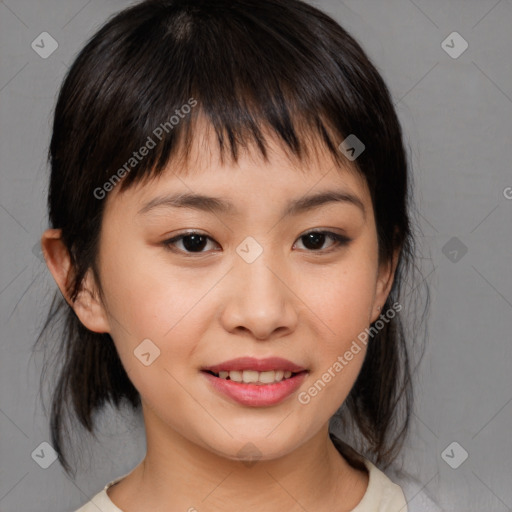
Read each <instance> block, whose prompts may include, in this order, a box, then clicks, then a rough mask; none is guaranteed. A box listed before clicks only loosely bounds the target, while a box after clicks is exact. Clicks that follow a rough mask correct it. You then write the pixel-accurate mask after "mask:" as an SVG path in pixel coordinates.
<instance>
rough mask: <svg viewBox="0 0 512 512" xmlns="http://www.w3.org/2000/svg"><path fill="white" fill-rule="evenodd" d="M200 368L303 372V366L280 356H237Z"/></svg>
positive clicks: (213, 370) (217, 370) (218, 370)
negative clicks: (263, 357)
mask: <svg viewBox="0 0 512 512" xmlns="http://www.w3.org/2000/svg"><path fill="white" fill-rule="evenodd" d="M202 370H209V371H211V372H214V373H219V372H221V371H227V372H229V371H231V370H237V371H243V370H255V371H257V372H266V371H270V370H284V371H287V370H288V371H290V372H293V373H297V372H303V371H304V370H305V368H303V367H302V366H299V365H297V364H295V363H292V362H291V361H288V360H287V359H282V358H281V357H267V358H265V359H256V358H254V357H238V358H236V359H230V360H229V361H224V362H223V363H220V364H216V365H214V366H207V367H205V368H202Z"/></svg>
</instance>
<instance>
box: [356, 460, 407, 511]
mask: <svg viewBox="0 0 512 512" xmlns="http://www.w3.org/2000/svg"><path fill="white" fill-rule="evenodd" d="M363 463H364V465H365V466H366V469H367V471H368V476H369V480H368V488H367V489H366V493H365V494H364V496H363V499H362V500H361V501H360V502H359V504H358V505H357V506H356V508H354V509H353V510H352V511H351V512H370V511H372V512H373V511H378V512H397V511H400V512H409V511H408V509H407V502H406V499H405V495H404V493H403V491H402V489H401V487H400V486H399V485H398V484H396V483H395V482H393V481H392V480H391V479H390V478H389V477H388V476H386V474H385V473H384V472H383V471H381V470H380V469H379V468H378V467H377V466H375V465H374V464H373V463H372V462H371V461H370V460H368V459H363Z"/></svg>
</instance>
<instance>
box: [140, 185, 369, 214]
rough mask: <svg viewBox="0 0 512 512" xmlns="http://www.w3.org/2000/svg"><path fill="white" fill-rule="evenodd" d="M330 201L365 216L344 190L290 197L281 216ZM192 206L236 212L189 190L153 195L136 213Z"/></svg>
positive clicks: (359, 204) (358, 201) (228, 205)
mask: <svg viewBox="0 0 512 512" xmlns="http://www.w3.org/2000/svg"><path fill="white" fill-rule="evenodd" d="M330 203H345V204H352V205H354V206H357V207H358V208H359V209H360V210H361V212H362V213H363V217H364V218H366V210H365V207H364V203H363V202H362V201H361V199H360V198H359V197H357V196H356V195H354V194H352V193H351V192H347V191H344V190H324V191H321V192H318V193H316V194H313V195H308V196H304V197H300V198H298V199H292V200H291V201H289V202H288V204H287V205H286V207H285V208H284V210H283V212H282V216H283V217H285V216H291V215H298V214H300V213H304V212H306V211H309V210H312V209H314V208H318V207H319V206H323V205H326V204H330ZM162 207H166V208H192V209H195V210H201V211H206V212H219V213H224V214H232V215H236V214H238V213H239V212H238V209H237V208H236V207H235V205H234V204H233V203H231V202H229V201H227V200H225V199H221V198H219V197H212V196H207V195H203V194H196V193H191V192H184V193H177V194H172V195H166V196H159V197H155V198H154V199H152V200H151V201H149V202H148V203H146V204H145V205H144V206H143V207H142V208H141V209H140V210H139V211H138V215H144V214H147V213H148V212H149V211H151V210H154V209H155V208H162Z"/></svg>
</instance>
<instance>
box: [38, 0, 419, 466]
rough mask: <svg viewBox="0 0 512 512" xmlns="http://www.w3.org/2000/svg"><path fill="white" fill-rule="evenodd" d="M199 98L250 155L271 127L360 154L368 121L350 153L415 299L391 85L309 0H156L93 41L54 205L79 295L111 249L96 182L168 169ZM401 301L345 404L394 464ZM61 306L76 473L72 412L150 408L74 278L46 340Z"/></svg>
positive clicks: (63, 131) (295, 150)
mask: <svg viewBox="0 0 512 512" xmlns="http://www.w3.org/2000/svg"><path fill="white" fill-rule="evenodd" d="M191 98H192V99H193V101H195V102H196V105H197V106H195V107H194V108H193V109H192V111H191V112H190V114H187V115H184V116H180V120H179V123H176V124H175V125H174V124H173V123H169V119H170V117H171V116H172V115H173V114H175V113H176V111H177V110H179V111H181V112H183V111H182V110H180V109H182V107H183V105H186V104H187V103H188V104H190V100H191ZM199 113H201V114H202V115H203V117H204V118H205V119H207V120H208V122H209V123H210V126H212V127H213V128H214V129H215V133H216V136H217V140H218V143H219V148H220V151H221V154H222V155H223V154H224V153H225V151H226V150H227V151H229V155H230V157H231V158H232V159H234V160H235V161H236V159H237V158H238V155H239V148H240V147H242V148H244V147H247V145H248V144H249V143H250V142H253V143H255V144H256V147H257V148H258V149H259V151H261V154H262V155H263V156H264V157H265V158H267V141H266V139H265V137H264V129H265V130H270V133H273V134H274V135H275V136H277V138H278V140H280V141H282V144H283V147H284V148H288V149H289V154H290V155H294V156H295V157H297V158H299V159H303V158H306V157H307V156H308V154H309V151H310V150H311V149H312V144H311V141H312V140H316V141H319V142H320V143H321V144H322V145H323V146H325V147H326V148H327V149H328V150H329V152H330V154H331V155H332V156H333V158H334V160H335V162H337V163H338V164H340V165H346V164H347V163H349V162H348V160H347V157H346V155H345V153H344V152H343V151H341V150H340V149H339V145H340V143H341V142H342V141H343V140H344V139H345V138H346V137H347V136H349V135H350V134H355V135H356V136H357V137H358V138H359V139H360V140H361V141H362V142H363V143H364V145H365V149H364V151H363V152H362V153H361V154H360V155H359V156H358V158H357V159H356V160H355V161H353V162H350V163H352V164H353V165H354V166H356V168H357V171H358V172H359V173H360V174H361V175H362V176H364V178H365V180H366V182H367V184H368V186H369V190H370V193H371V198H372V204H373V208H374V212H375V219H376V225H377V234H378V244H379V258H380V261H389V259H390V258H391V256H392V253H393V250H394V249H395V248H400V249H401V251H400V257H399V261H398V266H397V270H396V274H395V280H394V283H393V287H392V290H391V293H390V295H389V297H388V300H387V302H386V304H384V305H383V308H382V311H383V312H384V311H386V310H388V309H390V308H391V304H393V303H395V302H399V303H403V301H404V300H405V299H407V301H409V297H406V296H405V294H404V293H403V291H404V289H403V288H404V283H405V279H406V276H408V275H409V272H410V273H411V275H412V273H413V270H414V268H415V263H414V262H415V259H414V237H413V232H412V228H411V225H412V223H411V217H410V205H409V202H410V201H409V199H410V188H411V183H410V179H409V175H408V164H407V157H406V153H405V150H404V146H403V141H402V132H401V127H400V123H399V121H398V118H397V115H396V112H395V110H394V106H393V103H392V100H391V96H390V93H389V91H388V89H387V87H386V85H385V83H384V81H383V79H382V77H381V76H380V74H379V72H378V71H377V69H376V67H375V66H374V65H373V64H372V63H371V62H370V60H369V59H368V57H367V56H366V54H365V52H364V51H363V50H362V48H361V47H360V45H359V44H358V43H357V42H356V41H355V40H354V39H353V38H352V37H351V36H350V35H349V34H348V33H347V32H346V31H345V30H344V29H343V28H342V27H340V25H339V24H338V23H336V22H335V21H334V20H333V19H332V18H331V17H329V16H328V15H326V14H324V13H323V12H321V11H319V10H318V9H316V8H314V7H312V6H310V5H308V4H306V3H304V2H302V1H300V0H215V1H211V0H147V1H144V2H141V3H138V4H136V5H134V6H132V7H130V8H128V9H125V10H124V11H122V12H120V13H119V14H117V15H115V16H114V17H113V18H111V19H110V20H109V21H108V22H107V23H106V24H105V25H104V26H103V27H102V28H101V29H100V30H99V31H98V32H97V33H96V34H95V35H94V36H93V37H92V38H91V39H90V41H89V42H88V43H87V44H86V46H85V47H84V48H83V49H82V51H81V52H80V53H79V55H78V56H77V58H76V59H75V61H74V63H73V65H72V66H71V68H70V69H69V72H68V74H67V76H66V78H65V80H64V83H63V85H62V88H61V90H60V94H59V97H58V101H57V104H56V108H55V116H54V122H53V134H52V139H51V144H50V148H49V162H50V165H51V177H50V187H49V195H48V211H49V221H50V225H51V227H53V228H60V229H61V230H62V238H63V241H64V243H65V245H66V247H67V248H68V250H69V253H70V256H71V261H72V268H73V269H74V276H73V277H74V279H73V281H72V282H71V283H70V287H69V296H70V297H71V300H72V301H74V300H75V299H76V297H77V294H78V292H79V290H80V286H81V284H82V280H83V278H84V276H85V273H86V271H87V270H88V269H92V270H93V271H94V275H95V277H96V280H97V282H98V283H99V282H100V281H99V279H98V274H97V267H96V256H97V254H98V235H99V232H100V228H101V222H102V214H103V209H104V205H105V201H104V200H102V199H101V198H99V197H98V195H100V194H99V193H98V192H97V191H98V190H99V189H102V187H103V190H104V189H105V188H104V184H105V183H107V182H108V181H109V180H111V179H112V177H113V176H114V175H116V173H117V176H118V177H120V176H121V175H122V180H120V183H119V185H117V186H118V187H120V190H124V189H126V188H127V187H129V186H130V185H131V184H133V183H137V182H141V181H142V180H144V179H148V178H149V177H152V176H157V175H158V174H159V173H161V172H162V170H163V169H164V168H165V167H166V165H168V164H169V162H170V161H171V159H172V158H176V156H177V155H178V152H179V151H181V152H182V154H183V155H185V156H186V155H188V150H189V146H190V141H191V140H192V134H193V133H194V126H195V123H196V122H197V119H198V116H199ZM176 115H177V114H176ZM165 123H167V124H165ZM164 125H165V126H167V128H168V129H166V130H161V131H162V134H161V135H162V137H161V138H158V137H155V136H153V137H152V139H154V142H155V144H156V146H155V147H154V149H152V150H151V151H150V152H149V154H148V155H147V156H145V158H144V159H142V160H141V161H140V162H137V165H134V166H133V168H132V167H130V170H129V172H126V173H123V172H122V171H121V172H120V169H123V166H125V167H124V168H125V170H126V162H128V161H129V160H130V158H131V157H132V155H133V152H134V151H135V150H137V149H139V148H141V147H142V146H144V145H145V144H147V142H148V137H150V136H151V135H152V134H153V135H154V130H155V129H156V127H159V126H164ZM171 125H172V126H171ZM158 133H160V132H158ZM312 137H314V138H312ZM95 191H96V192H95ZM411 206H412V205H411ZM411 286H412V285H411ZM401 316H402V315H400V314H397V315H396V316H395V317H394V318H392V319H391V320H389V321H388V322H387V323H386V324H385V325H384V327H383V328H381V329H379V330H378V333H377V334H376V335H375V336H373V337H372V338H371V339H370V340H369V344H368V350H367V355H366V358H365V361H364V364H363V366H362V369H361V372H360V374H359V376H358V378H357V380H356V382H355V384H354V386H353V388H352V390H351V392H350V395H349V396H348V398H347V400H346V401H345V403H344V404H343V405H342V407H341V408H340V410H339V412H338V414H337V417H338V418H339V419H340V420H341V422H342V424H343V425H345V428H347V426H348V425H349V422H351V423H350V424H352V425H353V426H354V427H355V429H356V430H357V432H359V433H360V435H361V436H360V440H359V441H360V443H359V445H358V446H357V449H358V450H359V452H360V453H363V454H365V455H366V456H367V457H369V458H371V459H373V461H374V462H376V463H378V464H380V465H388V464H389V463H390V462H391V461H393V459H394V458H395V457H396V454H397V453H398V451H399V449H400V447H401V445H402V444H403V441H404V438H405V436H406V434H407V428H408V424H409V418H410V413H411V407H412V397H413V395H412V385H411V375H412V373H413V372H412V370H411V363H410V357H409V353H408V344H407V343H406V335H405V333H404V326H403V324H402V319H401ZM59 319H60V320H62V321H63V327H64V329H63V334H62V335H61V336H59V338H58V340H60V345H59V346H58V347H52V348H51V349H50V348H48V350H50V353H51V354H52V355H53V356H55V355H56V354H59V357H58V361H59V366H60V367H59V368H58V369H55V370H52V375H57V376H58V379H57V381H56V384H55V388H54V390H53V395H52V407H51V418H50V430H51V439H52V444H53V447H54V448H55V450H56V452H57V454H58V456H59V459H60V462H61V464H62V465H63V467H64V468H65V470H66V472H67V473H68V474H70V473H71V466H70V464H69V463H68V460H67V458H66V456H65V450H64V446H63V441H64V435H63V434H64V433H65V432H66V418H65V414H66V413H68V415H69V418H71V417H73V416H75V417H76V418H77V419H78V420H79V422H80V424H81V425H83V427H85V428H86V429H87V430H88V431H89V432H91V433H93V432H94V418H93V416H94V414H95V413H96V412H98V411H99V410H101V409H102V408H103V406H104V405H105V404H106V403H111V404H113V405H115V406H116V407H117V408H119V407H120V405H121V403H122V401H123V400H124V401H125V402H126V403H127V404H128V405H129V406H131V407H133V409H134V410H140V396H139V393H138V391H137V390H136V389H135V387H134V386H133V384H132V383H131V381H130V379H129V378H128V376H127V374H126V372H125V370H124V368H123V366H122V364H121V361H120V359H119V357H118V354H117V352H116V349H115V347H114V344H113V341H112V338H111V337H110V335H109V334H106V333H104V334H98V333H94V332H91V331H89V330H88V329H86V328H85V327H84V326H83V325H82V324H81V322H80V321H79V319H78V317H77V316H76V314H75V313H74V311H73V309H72V308H71V307H69V305H68V304H67V303H66V302H65V300H64V299H63V297H62V295H61V294H60V292H57V293H56V294H55V297H54V300H53V302H52V304H51V307H50V311H49V313H48V317H47V319H46V323H45V325H44V327H43V329H42V331H41V333H40V335H39V337H38V340H37V341H36V344H37V343H39V341H40V340H41V339H42V337H43V333H44V332H45V331H48V330H49V328H50V326H52V325H60V324H58V320H59ZM411 342H412V340H411ZM43 374H44V372H43ZM348 435H349V434H348V433H347V438H348Z"/></svg>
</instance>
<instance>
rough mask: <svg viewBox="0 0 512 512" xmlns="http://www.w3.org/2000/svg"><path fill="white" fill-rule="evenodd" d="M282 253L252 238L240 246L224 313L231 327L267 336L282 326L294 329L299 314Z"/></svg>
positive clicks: (224, 317)
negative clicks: (281, 259)
mask: <svg viewBox="0 0 512 512" xmlns="http://www.w3.org/2000/svg"><path fill="white" fill-rule="evenodd" d="M281 256H282V255H281ZM281 256H279V255H278V254H277V252H276V253H273V252H272V251H271V249H270V248H267V247H264V246H263V244H262V243H261V244H260V243H258V242H257V241H256V240H255V239H254V238H251V237H248V238H247V239H246V240H244V241H243V242H242V243H241V244H240V245H239V246H238V247H237V255H235V258H234V268H233V272H232V279H231V284H230V285H231V286H232V290H231V293H229V296H230V300H229V301H228V303H227V304H226V305H225V309H224V312H223V320H224V322H225V327H226V328H227V329H229V330H233V329H236V328H245V329H247V330H250V331H252V333H253V334H254V335H255V336H256V337H258V338H265V337H266V336H269V335H270V334H271V333H272V332H273V331H274V330H276V329H278V328H288V329H293V328H294V326H295V322H296V317H297V315H296V311H295V308H294V303H293V293H291V291H290V289H289V288H288V287H287V286H286V284H285V283H286V280H287V279H286V276H285V275H284V271H283V270H282V269H283V265H282V264H281V262H280V260H279V258H280V257H281ZM281 274H282V275H281Z"/></svg>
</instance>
